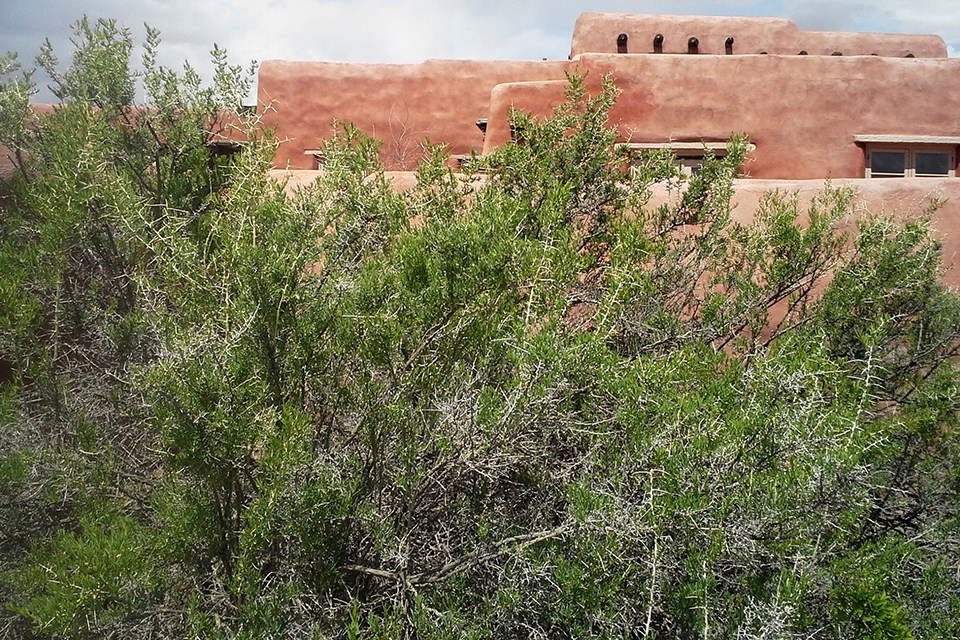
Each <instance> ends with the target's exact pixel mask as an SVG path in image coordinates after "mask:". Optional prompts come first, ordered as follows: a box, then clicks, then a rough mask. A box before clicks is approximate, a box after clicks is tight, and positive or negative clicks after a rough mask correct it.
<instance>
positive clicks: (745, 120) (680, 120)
mask: <svg viewBox="0 0 960 640" xmlns="http://www.w3.org/2000/svg"><path fill="white" fill-rule="evenodd" d="M576 68H578V69H580V70H581V71H582V72H586V73H588V74H589V75H588V78H589V79H591V80H592V81H593V82H594V83H596V82H597V81H598V80H599V78H600V77H602V75H603V74H605V73H611V74H612V75H613V77H614V78H615V80H616V82H617V85H618V86H619V87H620V89H621V90H622V92H623V93H622V95H621V96H620V98H619V100H618V102H617V105H616V106H615V107H614V109H613V110H612V112H611V121H612V123H613V124H618V125H619V126H620V128H621V133H622V135H623V137H624V139H626V140H631V141H637V142H667V141H670V140H673V141H686V140H723V139H726V138H728V137H729V136H730V135H731V134H733V133H746V134H747V135H748V136H749V138H750V141H751V142H752V143H753V144H754V145H756V151H755V152H754V153H753V154H751V162H750V163H748V164H747V165H746V166H745V171H746V172H747V174H748V175H750V176H752V177H755V178H772V179H818V178H828V177H832V178H856V177H862V176H863V175H864V153H863V149H862V148H861V147H858V146H857V145H856V144H855V143H854V135H856V134H905V135H913V136H917V135H936V136H957V135H960V120H958V119H957V116H956V114H958V113H960V60H952V59H915V60H914V59H904V58H882V57H874V56H856V57H848V56H844V57H839V58H838V57H831V56H827V57H822V56H776V55H756V56H722V55H721V56H710V55H702V56H688V55H657V56H652V55H632V54H631V55H617V54H586V55H583V56H581V57H580V59H579V61H578V62H577V66H576ZM563 89H564V85H563V83H562V82H526V83H507V84H504V85H500V86H498V87H496V88H495V89H494V91H493V92H492V94H491V103H490V114H489V116H488V117H489V120H490V122H489V124H488V128H487V140H486V145H485V150H486V151H489V150H491V149H492V148H493V147H495V146H497V145H500V144H503V143H504V142H505V141H506V140H508V139H509V137H510V133H509V127H508V125H507V123H506V120H505V117H506V113H507V111H508V109H509V108H510V107H511V106H515V107H519V108H522V109H525V110H529V111H532V112H534V113H538V114H545V113H548V112H549V111H550V106H551V105H553V104H557V103H558V102H559V101H560V100H562V97H563Z"/></svg>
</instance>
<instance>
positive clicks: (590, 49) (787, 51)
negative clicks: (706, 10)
mask: <svg viewBox="0 0 960 640" xmlns="http://www.w3.org/2000/svg"><path fill="white" fill-rule="evenodd" d="M621 33H623V34H626V35H627V37H628V40H627V53H652V52H653V39H654V37H655V36H656V35H657V34H661V35H663V53H684V54H685V53H687V42H688V40H689V39H690V38H691V37H696V38H697V39H698V40H699V44H700V46H699V51H700V53H705V54H711V53H714V54H723V53H724V52H725V41H726V39H727V38H728V37H731V36H732V37H733V38H734V44H733V53H734V54H760V53H762V52H766V53H769V54H781V55H796V54H797V53H799V52H800V51H807V52H808V53H809V54H810V55H827V56H828V55H830V54H832V53H833V52H835V51H839V52H841V53H843V55H846V56H848V55H872V54H875V55H879V56H892V57H903V56H906V55H907V54H912V55H914V56H915V57H917V58H946V57H947V47H946V45H945V44H944V42H943V39H942V38H940V37H939V36H932V35H902V34H880V33H844V32H827V31H803V30H801V29H799V28H798V27H797V25H796V24H794V23H793V22H792V21H790V20H786V19H784V18H739V17H724V16H672V15H645V14H629V13H583V14H580V17H579V18H578V19H577V22H576V25H575V26H574V31H573V41H572V47H571V51H570V56H571V58H575V57H576V56H579V55H582V54H584V53H617V36H619V35H620V34H621Z"/></svg>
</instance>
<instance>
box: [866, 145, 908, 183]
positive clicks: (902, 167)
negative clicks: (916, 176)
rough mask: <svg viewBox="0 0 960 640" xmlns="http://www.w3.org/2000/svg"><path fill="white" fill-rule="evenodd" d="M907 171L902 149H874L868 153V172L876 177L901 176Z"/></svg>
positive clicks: (905, 158)
mask: <svg viewBox="0 0 960 640" xmlns="http://www.w3.org/2000/svg"><path fill="white" fill-rule="evenodd" d="M906 173H907V154H906V152H904V151H874V152H873V153H871V154H870V174H871V175H872V176H874V177H877V178H902V177H903V176H905V175H906Z"/></svg>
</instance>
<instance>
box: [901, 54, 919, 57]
mask: <svg viewBox="0 0 960 640" xmlns="http://www.w3.org/2000/svg"><path fill="white" fill-rule="evenodd" d="M903 57H904V58H916V57H917V56H915V55H913V54H912V53H908V54H907V55H905V56H903Z"/></svg>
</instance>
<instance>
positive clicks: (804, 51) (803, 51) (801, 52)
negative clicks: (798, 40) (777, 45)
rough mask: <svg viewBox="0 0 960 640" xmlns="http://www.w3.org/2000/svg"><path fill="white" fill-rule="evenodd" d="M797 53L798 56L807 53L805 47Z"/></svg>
mask: <svg viewBox="0 0 960 640" xmlns="http://www.w3.org/2000/svg"><path fill="white" fill-rule="evenodd" d="M797 55H798V56H805V55H807V50H806V49H801V50H800V53H798V54H797Z"/></svg>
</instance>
